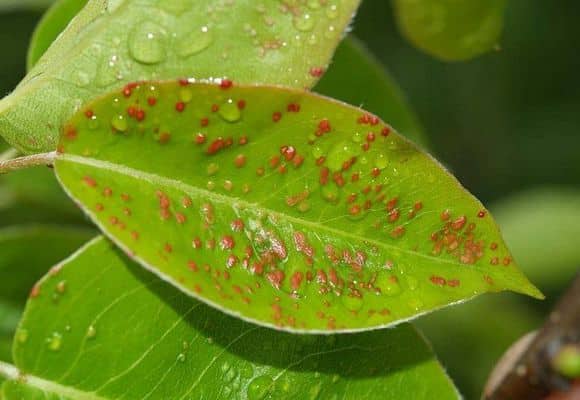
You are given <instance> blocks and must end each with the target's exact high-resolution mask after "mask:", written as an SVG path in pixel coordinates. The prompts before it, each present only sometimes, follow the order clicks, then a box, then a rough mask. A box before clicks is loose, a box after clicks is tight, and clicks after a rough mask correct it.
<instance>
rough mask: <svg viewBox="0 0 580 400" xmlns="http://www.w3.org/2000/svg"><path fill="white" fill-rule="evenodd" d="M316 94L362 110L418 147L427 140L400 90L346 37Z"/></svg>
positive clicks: (383, 67) (384, 70)
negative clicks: (377, 117) (375, 116)
mask: <svg viewBox="0 0 580 400" xmlns="http://www.w3.org/2000/svg"><path fill="white" fill-rule="evenodd" d="M314 90H315V91H316V92H318V93H321V94H324V95H325V96H329V97H332V98H335V99H338V100H342V101H344V102H347V103H349V104H352V105H355V106H360V107H363V108H364V109H365V110H367V111H369V112H372V113H374V114H376V115H378V116H379V117H381V118H382V119H384V120H385V121H389V123H390V124H391V125H393V127H394V128H395V129H397V132H399V133H401V134H402V135H404V136H406V137H407V138H409V139H411V140H412V141H414V142H415V143H418V144H420V145H423V146H425V145H427V138H426V137H425V133H424V132H423V129H422V127H421V125H420V123H419V121H418V119H417V116H416V115H415V114H414V113H413V111H412V110H411V108H410V107H409V105H408V104H407V102H406V100H405V98H404V95H403V93H402V92H401V89H400V88H399V86H398V85H397V83H396V82H395V81H394V80H393V78H392V77H391V75H390V74H389V73H388V71H387V70H386V69H385V66H384V65H382V64H381V63H380V61H379V60H377V59H376V58H375V57H374V56H373V55H372V54H371V53H370V52H369V51H368V50H367V49H366V48H365V47H364V44H363V43H361V42H360V41H358V40H357V39H356V38H354V37H348V38H347V39H346V40H344V41H343V42H342V43H341V45H340V46H339V47H338V49H337V50H336V53H335V55H334V58H333V59H332V65H331V67H330V68H329V69H328V72H327V73H326V74H325V75H324V77H323V78H322V79H321V80H320V82H318V85H316V87H315V89H314Z"/></svg>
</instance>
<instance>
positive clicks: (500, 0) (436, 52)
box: [393, 0, 507, 61]
mask: <svg viewBox="0 0 580 400" xmlns="http://www.w3.org/2000/svg"><path fill="white" fill-rule="evenodd" d="M506 3H507V1H506V0H393V5H394V7H395V12H396V16H397V22H398V25H399V28H400V30H401V31H402V33H403V34H404V35H405V36H406V37H407V39H409V40H410V41H411V42H412V43H413V44H414V45H415V46H417V47H418V48H420V49H421V50H423V51H426V52H427V53H429V54H431V55H433V56H435V57H437V58H440V59H442V60H446V61H459V60H466V59H470V58H473V57H476V56H478V55H480V54H482V53H485V52H488V51H490V50H492V49H493V48H495V47H497V46H498V40H499V37H500V35H501V31H502V27H503V14H504V11H505V7H506Z"/></svg>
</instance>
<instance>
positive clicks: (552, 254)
mask: <svg viewBox="0 0 580 400" xmlns="http://www.w3.org/2000/svg"><path fill="white" fill-rule="evenodd" d="M493 210H494V211H495V212H496V213H497V217H498V221H499V223H500V226H501V228H502V231H503V232H504V234H505V238H506V240H507V243H508V244H509V245H510V248H511V249H512V250H513V253H514V255H515V256H516V258H517V260H518V262H519V263H520V265H521V266H522V268H523V270H524V271H525V272H526V273H527V274H529V276H530V277H532V278H533V279H534V280H535V281H537V282H538V283H539V284H541V285H542V288H545V289H546V290H549V291H550V293H553V294H554V297H557V296H558V294H561V293H562V291H563V290H564V289H565V288H566V287H567V286H568V285H569V283H570V281H572V279H573V278H574V276H575V274H576V273H577V272H578V268H579V265H580V250H579V249H578V242H577V241H576V240H574V239H573V238H577V237H580V190H578V189H577V188H566V187H557V186H553V187H549V186H548V187H539V188H535V189H529V190H526V191H524V192H522V193H518V194H515V195H512V196H510V197H508V198H506V199H503V200H501V201H500V202H498V203H496V204H495V205H494V207H493Z"/></svg>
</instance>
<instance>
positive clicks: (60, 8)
mask: <svg viewBox="0 0 580 400" xmlns="http://www.w3.org/2000/svg"><path fill="white" fill-rule="evenodd" d="M87 2H88V0H58V1H56V2H55V3H54V4H53V5H52V6H51V7H50V8H49V9H48V11H47V12H46V13H45V14H44V15H43V16H42V19H41V20H40V22H39V23H38V25H37V27H36V29H35V30H34V34H33V35H32V38H31V39H30V46H29V48H28V54H27V56H26V67H27V69H28V70H30V69H32V67H34V65H35V64H36V63H37V62H38V60H39V59H40V57H42V55H43V54H44V53H45V52H46V50H48V48H49V47H50V45H51V44H52V42H54V41H55V40H56V38H57V37H58V35H59V34H60V33H61V32H62V31H64V29H65V28H66V26H67V25H68V24H69V22H70V21H71V20H72V19H73V17H74V16H75V15H77V14H78V13H79V12H80V11H81V10H82V9H83V7H84V6H85V5H86V4H87Z"/></svg>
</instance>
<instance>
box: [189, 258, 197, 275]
mask: <svg viewBox="0 0 580 400" xmlns="http://www.w3.org/2000/svg"><path fill="white" fill-rule="evenodd" d="M187 267H188V268H189V269H190V270H192V271H193V272H197V271H199V267H198V266H197V263H196V262H195V261H191V260H189V261H188V262H187Z"/></svg>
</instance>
